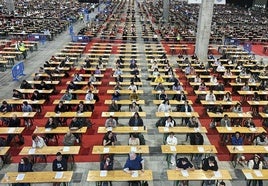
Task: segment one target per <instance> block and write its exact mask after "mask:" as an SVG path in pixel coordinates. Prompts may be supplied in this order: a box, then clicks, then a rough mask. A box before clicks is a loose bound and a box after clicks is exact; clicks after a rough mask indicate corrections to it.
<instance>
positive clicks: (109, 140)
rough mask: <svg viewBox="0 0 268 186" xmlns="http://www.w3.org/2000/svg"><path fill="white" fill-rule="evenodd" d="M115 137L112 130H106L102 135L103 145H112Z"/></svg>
mask: <svg viewBox="0 0 268 186" xmlns="http://www.w3.org/2000/svg"><path fill="white" fill-rule="evenodd" d="M115 141H116V139H115V137H114V134H113V132H112V131H108V132H107V133H106V134H105V135H104V137H103V143H102V144H103V146H114V143H115Z"/></svg>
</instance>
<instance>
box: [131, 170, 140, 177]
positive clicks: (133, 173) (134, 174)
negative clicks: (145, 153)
mask: <svg viewBox="0 0 268 186" xmlns="http://www.w3.org/2000/svg"><path fill="white" fill-rule="evenodd" d="M131 176H132V177H133V178H136V177H138V176H139V172H138V171H132V175H131Z"/></svg>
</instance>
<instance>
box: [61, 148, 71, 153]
mask: <svg viewBox="0 0 268 186" xmlns="http://www.w3.org/2000/svg"><path fill="white" fill-rule="evenodd" d="M62 151H63V152H69V151H70V147H63V150H62Z"/></svg>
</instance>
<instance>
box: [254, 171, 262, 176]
mask: <svg viewBox="0 0 268 186" xmlns="http://www.w3.org/2000/svg"><path fill="white" fill-rule="evenodd" d="M254 173H255V175H256V176H257V177H263V175H262V173H261V171H259V170H254Z"/></svg>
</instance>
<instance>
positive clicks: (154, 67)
mask: <svg viewBox="0 0 268 186" xmlns="http://www.w3.org/2000/svg"><path fill="white" fill-rule="evenodd" d="M156 68H157V69H158V65H157V63H156V62H153V64H152V66H151V69H152V70H154V69H156Z"/></svg>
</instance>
